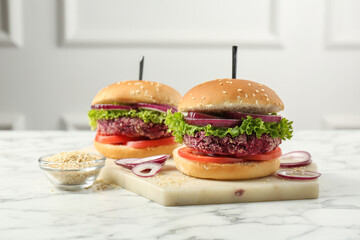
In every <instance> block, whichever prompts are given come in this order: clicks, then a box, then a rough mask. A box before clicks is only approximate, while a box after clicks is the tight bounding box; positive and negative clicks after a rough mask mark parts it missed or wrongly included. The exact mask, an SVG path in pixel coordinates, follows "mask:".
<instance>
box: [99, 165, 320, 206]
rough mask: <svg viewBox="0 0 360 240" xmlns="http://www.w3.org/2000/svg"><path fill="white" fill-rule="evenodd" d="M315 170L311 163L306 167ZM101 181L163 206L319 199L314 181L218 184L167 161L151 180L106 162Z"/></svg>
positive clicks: (274, 179) (272, 179)
mask: <svg viewBox="0 0 360 240" xmlns="http://www.w3.org/2000/svg"><path fill="white" fill-rule="evenodd" d="M306 168H307V169H309V170H316V165H315V164H314V163H313V164H311V165H310V166H307V167H306ZM100 178H102V179H104V180H106V181H110V182H113V183H116V184H118V185H120V186H121V187H123V188H125V189H127V190H130V191H132V192H134V193H137V194H139V195H141V196H143V197H146V198H148V199H150V200H153V201H155V202H157V203H159V204H162V205H164V206H179V205H195V204H215V203H236V202H260V201H278V200H293V199H309V198H318V196H319V183H318V181H317V180H306V181H304V180H285V179H282V178H279V177H277V176H276V175H273V176H269V177H264V178H258V179H252V180H241V181H218V180H205V179H197V178H193V177H188V176H185V175H183V174H182V173H180V172H179V171H177V170H176V167H175V164H174V161H173V160H172V159H169V160H168V161H167V162H166V164H165V166H164V167H163V169H162V170H161V172H159V173H158V174H157V175H156V176H154V177H150V178H142V177H138V176H136V175H134V174H133V173H132V172H131V170H128V169H124V168H122V167H120V166H117V165H116V164H115V163H114V160H113V159H107V162H106V167H104V168H103V170H102V171H101V173H100Z"/></svg>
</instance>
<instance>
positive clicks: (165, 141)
mask: <svg viewBox="0 0 360 240" xmlns="http://www.w3.org/2000/svg"><path fill="white" fill-rule="evenodd" d="M174 140H175V137H168V138H160V139H154V140H140V141H129V142H127V143H126V146H128V147H132V148H146V147H157V146H161V145H169V144H173V143H175V141H174Z"/></svg>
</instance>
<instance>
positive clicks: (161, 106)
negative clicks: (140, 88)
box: [136, 103, 177, 113]
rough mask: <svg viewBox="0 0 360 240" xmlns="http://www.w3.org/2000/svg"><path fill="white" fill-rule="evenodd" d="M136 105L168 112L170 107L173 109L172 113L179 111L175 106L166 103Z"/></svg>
mask: <svg viewBox="0 0 360 240" xmlns="http://www.w3.org/2000/svg"><path fill="white" fill-rule="evenodd" d="M136 107H138V108H142V109H147V110H153V111H158V112H167V110H169V109H171V112H172V113H174V112H177V109H176V108H175V107H173V106H170V105H165V104H152V103H137V104H136Z"/></svg>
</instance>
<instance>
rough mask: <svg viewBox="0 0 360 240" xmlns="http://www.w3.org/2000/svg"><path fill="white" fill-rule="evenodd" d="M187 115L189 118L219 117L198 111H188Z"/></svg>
mask: <svg viewBox="0 0 360 240" xmlns="http://www.w3.org/2000/svg"><path fill="white" fill-rule="evenodd" d="M187 117H189V118H213V119H216V118H220V117H217V116H213V115H210V114H205V113H198V112H188V115H187Z"/></svg>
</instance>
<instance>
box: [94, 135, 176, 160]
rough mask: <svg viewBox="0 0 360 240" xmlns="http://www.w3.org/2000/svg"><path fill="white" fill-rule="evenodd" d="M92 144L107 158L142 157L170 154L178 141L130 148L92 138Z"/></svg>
mask: <svg viewBox="0 0 360 240" xmlns="http://www.w3.org/2000/svg"><path fill="white" fill-rule="evenodd" d="M94 146H95V148H96V150H98V152H100V153H101V154H102V155H104V156H105V157H107V158H114V159H120V158H142V157H150V156H154V155H160V154H169V155H172V152H173V150H174V149H175V148H177V147H178V146H179V144H178V143H174V144H168V145H161V146H157V147H147V148H131V147H127V146H125V145H112V144H104V143H99V142H98V141H95V140H94Z"/></svg>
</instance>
